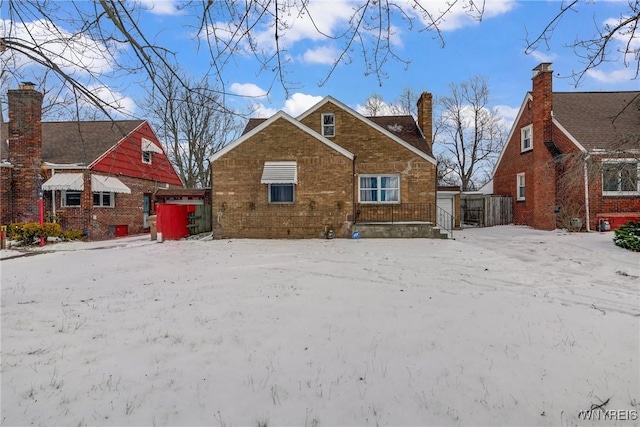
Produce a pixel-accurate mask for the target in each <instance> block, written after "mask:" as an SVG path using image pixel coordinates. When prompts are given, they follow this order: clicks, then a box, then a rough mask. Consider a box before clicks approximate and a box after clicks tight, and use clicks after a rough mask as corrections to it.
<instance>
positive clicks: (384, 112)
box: [355, 101, 397, 117]
mask: <svg viewBox="0 0 640 427" xmlns="http://www.w3.org/2000/svg"><path fill="white" fill-rule="evenodd" d="M376 108H377V112H376V115H377V116H395V115H397V113H396V112H394V109H393V108H392V107H391V106H390V105H389V104H387V103H386V102H384V101H381V102H380V104H379V105H377V106H376ZM355 110H356V111H357V112H358V113H360V114H362V115H363V116H366V117H368V116H370V115H371V113H370V112H369V110H368V109H367V107H365V106H364V105H360V104H357V105H356V108H355Z"/></svg>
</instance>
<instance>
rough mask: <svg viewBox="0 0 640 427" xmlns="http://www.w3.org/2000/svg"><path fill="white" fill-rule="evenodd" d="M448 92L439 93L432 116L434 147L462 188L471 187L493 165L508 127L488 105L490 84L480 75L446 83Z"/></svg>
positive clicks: (475, 184)
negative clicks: (438, 109) (435, 115)
mask: <svg viewBox="0 0 640 427" xmlns="http://www.w3.org/2000/svg"><path fill="white" fill-rule="evenodd" d="M449 91H450V93H449V95H447V96H443V97H440V98H439V99H438V104H439V106H440V109H441V111H440V114H439V116H438V117H437V118H436V119H435V125H434V128H435V132H434V133H435V135H434V151H438V152H439V153H441V157H442V158H446V159H448V162H447V163H446V164H447V165H448V166H449V167H450V168H452V171H451V172H450V173H447V174H443V176H447V177H448V178H447V179H448V180H450V179H451V176H450V175H451V173H453V174H454V175H455V176H456V178H457V180H458V182H459V184H460V185H461V187H462V190H463V191H467V190H474V189H475V188H476V187H478V186H479V185H480V184H481V182H480V174H482V173H483V171H487V170H489V169H491V168H493V165H494V164H495V161H496V160H497V157H498V155H499V154H500V151H501V150H502V147H503V146H504V143H505V138H506V135H507V129H506V127H505V126H504V124H503V122H502V120H501V118H500V116H498V114H496V113H495V112H494V111H492V110H491V109H490V106H489V87H488V83H487V80H486V79H485V78H483V77H478V76H476V77H472V78H471V79H469V80H467V81H464V82H462V83H459V84H450V85H449Z"/></svg>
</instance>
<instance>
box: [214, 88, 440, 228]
mask: <svg viewBox="0 0 640 427" xmlns="http://www.w3.org/2000/svg"><path fill="white" fill-rule="evenodd" d="M431 114H432V97H431V94H428V93H423V94H422V96H421V97H420V100H419V101H418V123H416V121H415V119H414V118H413V117H411V116H384V117H364V116H362V115H361V114H359V113H357V112H356V111H354V110H353V109H351V108H349V107H348V106H346V105H345V104H343V103H341V102H340V101H338V100H336V99H334V98H332V97H330V96H328V97H326V98H324V99H323V100H322V101H320V102H318V103H317V104H316V105H314V106H312V107H311V108H309V109H308V110H307V111H305V112H304V113H303V114H301V115H300V116H298V117H297V118H294V117H291V116H289V115H288V114H286V113H284V112H282V111H281V112H279V113H277V114H275V115H274V116H272V117H271V118H269V119H264V120H263V119H252V120H250V121H249V123H248V124H247V126H246V128H245V131H244V133H243V135H242V136H241V137H240V138H239V139H237V140H236V141H234V142H232V143H231V144H229V145H227V146H226V147H225V148H223V149H222V150H220V151H219V152H217V153H216V154H214V155H213V156H212V157H211V158H210V159H209V161H210V163H211V174H212V175H211V176H212V180H211V182H212V185H211V188H212V204H213V211H212V214H213V222H214V235H216V236H224V237H262V238H295V237H297V238H303V237H321V236H325V235H327V236H331V235H335V236H336V237H338V236H344V237H346V236H350V235H351V232H352V231H356V230H357V231H358V232H359V233H360V235H361V237H368V236H378V237H446V234H445V235H443V234H441V233H440V231H439V230H438V229H437V228H434V227H433V226H434V225H435V224H434V222H435V221H436V161H435V159H434V158H433V155H432V152H431V143H432V139H431V137H432V118H431Z"/></svg>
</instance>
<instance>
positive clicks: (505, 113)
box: [493, 105, 520, 130]
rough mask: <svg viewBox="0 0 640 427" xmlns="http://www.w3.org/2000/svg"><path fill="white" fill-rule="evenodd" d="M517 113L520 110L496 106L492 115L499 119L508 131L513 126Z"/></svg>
mask: <svg viewBox="0 0 640 427" xmlns="http://www.w3.org/2000/svg"><path fill="white" fill-rule="evenodd" d="M519 111H520V108H518V107H510V106H508V105H496V106H494V107H493V112H494V114H496V115H497V116H499V117H500V119H501V121H502V123H503V124H504V125H505V127H506V128H507V130H510V129H511V127H512V126H513V122H514V121H515V120H516V117H517V116H518V112H519Z"/></svg>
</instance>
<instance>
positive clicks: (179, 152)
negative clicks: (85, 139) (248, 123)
mask: <svg viewBox="0 0 640 427" xmlns="http://www.w3.org/2000/svg"><path fill="white" fill-rule="evenodd" d="M158 80H159V81H160V82H161V83H162V85H163V86H164V90H163V91H162V93H161V94H158V93H157V92H156V93H154V92H151V93H149V96H148V97H147V113H148V114H149V117H151V121H152V122H154V127H155V129H157V131H158V134H159V135H158V136H159V137H160V139H161V140H163V143H164V146H165V149H166V150H167V154H168V156H169V158H170V159H171V161H172V163H173V164H174V165H175V166H176V169H177V170H178V173H179V174H180V178H181V179H182V182H183V183H184V184H185V186H187V187H190V188H202V187H209V185H210V179H211V175H210V173H209V161H208V159H209V157H210V156H211V155H212V154H214V153H215V152H217V151H219V150H220V149H222V148H223V147H224V146H225V145H226V144H227V143H228V142H230V141H232V140H233V139H235V138H236V137H237V135H238V132H239V130H240V123H239V120H238V117H237V115H236V114H235V113H234V112H233V111H231V110H228V109H227V108H226V107H224V106H223V105H222V104H221V103H220V95H219V94H217V93H216V92H215V91H214V90H212V89H211V87H210V85H209V83H208V82H207V81H206V80H204V81H201V82H198V83H196V82H193V81H192V80H191V79H189V78H187V77H182V78H181V79H178V78H177V77H176V76H175V75H174V74H173V73H172V72H170V71H168V70H165V71H164V72H161V73H160V74H159V76H158ZM183 82H184V83H186V84H187V85H188V87H190V88H191V89H187V88H186V87H185V86H183V85H182V83H183ZM216 101H218V102H216Z"/></svg>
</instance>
